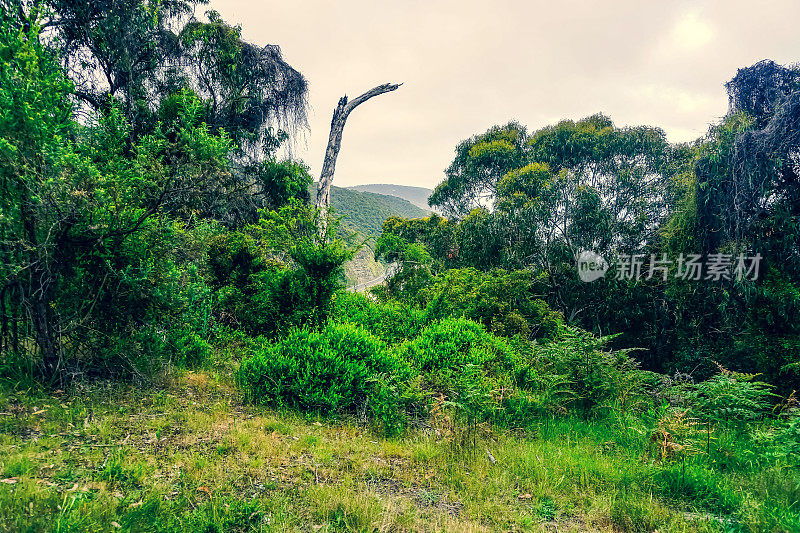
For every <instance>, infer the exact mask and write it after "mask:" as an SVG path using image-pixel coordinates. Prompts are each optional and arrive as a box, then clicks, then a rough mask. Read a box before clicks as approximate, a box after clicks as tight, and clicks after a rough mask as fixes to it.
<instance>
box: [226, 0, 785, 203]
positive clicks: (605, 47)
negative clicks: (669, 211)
mask: <svg viewBox="0 0 800 533" xmlns="http://www.w3.org/2000/svg"><path fill="white" fill-rule="evenodd" d="M210 7H211V8H213V9H215V10H217V11H219V12H220V13H221V14H222V16H223V18H224V19H225V20H226V21H228V22H230V23H234V24H240V25H241V26H242V29H243V34H244V38H245V39H247V40H249V41H251V42H253V43H255V44H259V45H264V44H268V43H269V44H277V45H279V46H280V47H281V49H282V51H283V55H284V58H285V59H286V60H287V61H288V62H289V63H290V64H291V65H292V66H294V67H295V68H297V69H298V70H299V71H300V72H302V73H303V74H304V75H305V76H306V78H307V79H308V81H309V84H310V89H309V91H310V92H309V103H310V110H309V125H310V131H309V132H308V133H307V135H306V140H305V141H302V140H301V141H300V142H299V144H298V146H297V147H296V149H295V156H296V157H299V158H301V159H303V160H304V161H305V162H306V163H307V164H308V165H309V166H310V167H311V171H312V173H313V175H314V176H315V178H316V177H318V176H319V170H320V167H321V164H322V157H323V154H324V150H325V145H326V143H327V139H328V129H329V126H330V120H331V113H332V111H333V108H334V106H335V105H336V102H337V100H338V99H339V97H340V96H342V95H343V94H347V95H348V96H350V97H353V96H357V95H358V94H361V93H362V92H363V91H365V90H367V89H370V88H372V87H373V86H375V85H379V84H381V83H385V82H403V83H404V85H403V86H402V87H401V88H400V89H398V90H397V91H395V92H393V93H389V94H386V95H382V96H379V97H377V98H375V99H373V100H370V101H369V102H367V103H366V104H364V105H363V106H361V107H359V108H358V109H356V110H355V111H354V112H353V114H352V115H351V116H350V118H349V119H348V122H347V126H346V128H345V131H344V137H343V141H342V151H341V152H340V154H339V159H338V163H337V167H336V176H335V179H334V184H336V185H340V186H346V185H356V184H363V183H396V184H401V185H417V186H422V187H429V188H433V187H435V186H436V185H437V184H438V183H439V182H440V181H441V180H442V179H443V177H444V169H445V168H446V167H447V165H448V164H449V163H450V161H452V159H453V151H454V148H455V146H456V144H457V143H458V142H459V141H460V140H462V139H465V138H467V137H469V136H471V135H473V134H475V133H479V132H483V131H485V130H486V129H487V128H489V127H490V126H492V125H494V124H504V123H506V122H508V121H509V120H512V119H513V120H517V121H519V122H520V123H522V124H523V125H525V126H527V127H528V129H529V131H533V130H535V129H538V128H540V127H542V126H546V125H548V124H552V123H555V122H557V121H559V120H562V119H567V118H568V119H578V118H581V117H584V116H588V115H591V114H594V113H597V112H602V113H605V114H607V115H609V116H610V117H611V118H612V120H614V122H615V123H616V124H617V125H639V124H647V125H653V126H659V127H661V128H663V129H664V130H665V131H666V133H667V137H668V138H669V140H670V141H675V142H677V141H689V140H693V139H695V138H697V137H699V136H701V135H702V134H704V133H705V131H706V129H707V126H708V124H709V123H710V122H712V121H715V120H717V119H718V118H719V117H721V116H722V115H724V114H725V112H726V110H727V97H726V95H725V90H724V87H723V84H724V83H725V82H726V81H728V80H729V79H730V78H731V77H733V75H734V74H735V73H736V69H737V68H739V67H744V66H748V65H751V64H753V63H755V62H756V61H759V60H761V59H773V60H775V61H777V62H779V63H784V64H785V63H795V62H797V61H800V31H797V21H798V20H800V2H797V1H796V0H781V1H777V0H776V1H770V0H762V1H760V2H756V3H753V2H744V1H740V0H719V1H708V2H688V1H687V2H683V1H659V2H644V1H642V0H639V1H617V0H613V1H610V0H605V1H599V0H598V1H569V0H567V1H554V0H550V1H524V0H513V1H512V0H508V1H494V2H492V1H487V0H483V1H474V0H458V1H450V0H427V1H423V0H406V1H402V0H399V1H398V0H395V1H393V2H385V1H382V0H357V1H339V2H333V1H322V0H317V1H304V0H289V1H281V2H266V1H256V0H211V4H210Z"/></svg>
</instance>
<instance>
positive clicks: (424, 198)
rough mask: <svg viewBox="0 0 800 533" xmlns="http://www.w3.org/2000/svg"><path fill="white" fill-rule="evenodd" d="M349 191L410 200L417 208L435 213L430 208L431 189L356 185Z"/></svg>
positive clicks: (374, 184) (376, 184)
mask: <svg viewBox="0 0 800 533" xmlns="http://www.w3.org/2000/svg"><path fill="white" fill-rule="evenodd" d="M348 189H354V190H356V191H361V192H373V193H377V194H388V195H391V196H396V197H398V198H402V199H404V200H408V201H409V202H411V203H412V204H414V205H415V206H417V207H419V208H420V209H424V210H425V211H427V212H428V213H430V212H431V211H433V210H432V209H431V208H430V207H429V206H428V196H430V195H431V194H432V193H433V191H432V190H431V189H426V188H425V187H411V186H408V185H392V184H388V183H386V184H385V183H372V184H369V185H354V186H352V187H348Z"/></svg>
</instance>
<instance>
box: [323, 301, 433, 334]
mask: <svg viewBox="0 0 800 533" xmlns="http://www.w3.org/2000/svg"><path fill="white" fill-rule="evenodd" d="M332 315H333V316H334V317H336V319H337V320H338V321H340V322H347V323H351V324H356V325H358V326H361V327H364V328H366V329H367V330H369V331H370V332H371V333H372V334H373V335H375V336H377V337H380V339H381V340H382V341H383V342H385V343H386V344H388V345H390V346H391V345H395V344H400V343H401V342H403V341H405V340H408V339H413V338H414V337H416V336H417V335H418V334H419V332H420V331H421V330H422V328H423V327H424V326H425V325H426V318H425V315H424V313H423V312H422V311H420V310H418V309H414V308H413V307H411V306H409V305H406V304H403V303H400V302H397V301H393V300H390V301H388V302H375V301H372V300H371V299H370V298H368V297H366V296H364V295H363V294H358V293H350V292H339V293H338V294H337V295H336V299H335V300H334V303H333V312H332Z"/></svg>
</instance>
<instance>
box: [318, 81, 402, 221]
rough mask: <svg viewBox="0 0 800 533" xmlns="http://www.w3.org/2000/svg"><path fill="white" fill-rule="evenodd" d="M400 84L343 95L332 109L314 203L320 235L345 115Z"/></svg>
mask: <svg viewBox="0 0 800 533" xmlns="http://www.w3.org/2000/svg"><path fill="white" fill-rule="evenodd" d="M400 85H402V83H397V84H394V83H384V84H383V85H379V86H377V87H374V88H372V89H370V90H369V91H367V92H365V93H364V94H362V95H361V96H359V97H357V98H354V99H353V100H350V101H348V100H347V96H343V97H341V98H340V99H339V103H338V104H337V105H336V109H334V110H333V119H332V120H331V132H330V135H329V136H328V148H327V149H326V150H325V160H324V161H323V162H322V172H321V173H320V175H319V184H318V185H317V201H316V203H315V205H316V207H317V209H319V222H318V224H317V225H318V227H319V229H320V234H321V235H324V234H325V232H326V231H327V225H328V219H327V214H328V207H329V206H330V204H331V183H333V173H334V170H335V168H336V157H337V156H338V155H339V149H340V148H341V146H342V132H343V131H344V124H345V122H346V121H347V117H348V116H349V115H350V113H351V112H352V111H353V109H355V108H356V107H358V106H359V105H361V104H363V103H364V102H366V101H367V100H369V99H370V98H372V97H373V96H378V95H380V94H383V93H388V92H391V91H394V90H396V89H397V88H398V87H400Z"/></svg>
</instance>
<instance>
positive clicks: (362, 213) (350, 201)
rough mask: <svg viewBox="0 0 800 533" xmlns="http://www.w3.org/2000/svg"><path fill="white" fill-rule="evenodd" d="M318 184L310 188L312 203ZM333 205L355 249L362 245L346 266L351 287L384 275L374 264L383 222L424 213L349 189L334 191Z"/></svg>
mask: <svg viewBox="0 0 800 533" xmlns="http://www.w3.org/2000/svg"><path fill="white" fill-rule="evenodd" d="M316 185H317V184H316V183H312V184H311V185H309V188H308V192H309V195H310V198H311V200H312V201H313V200H314V199H315V198H316V194H317V188H316ZM331 205H332V207H333V213H334V216H336V217H340V218H341V227H342V229H343V230H344V231H345V233H348V242H350V244H351V245H353V246H358V245H361V244H362V243H363V247H362V248H361V249H359V250H358V251H357V252H356V253H355V256H354V257H353V259H351V260H350V261H348V262H347V263H345V265H344V275H345V279H346V283H347V285H348V286H355V285H358V284H360V283H364V282H367V281H370V280H373V279H375V278H377V277H379V276H380V275H381V274H383V272H384V270H385V269H386V268H385V266H384V265H383V264H381V263H379V262H378V261H376V260H375V243H376V241H377V238H378V236H379V235H380V234H381V228H382V227H383V222H384V221H385V220H386V219H387V218H390V217H393V216H400V217H406V218H417V217H421V216H425V215H426V214H427V212H426V211H423V210H421V209H419V208H417V207H416V206H414V205H412V204H411V203H409V202H407V201H406V200H403V199H402V198H398V197H396V196H389V195H385V194H376V193H370V192H360V191H357V190H353V189H350V188H342V187H336V186H333V187H331Z"/></svg>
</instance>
